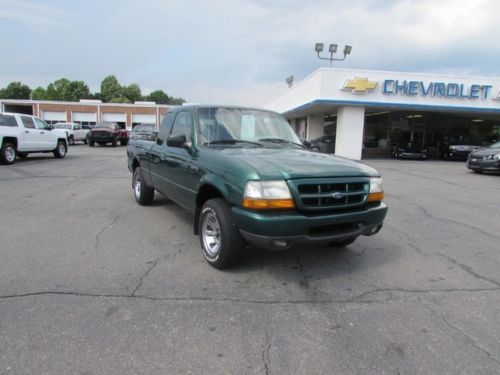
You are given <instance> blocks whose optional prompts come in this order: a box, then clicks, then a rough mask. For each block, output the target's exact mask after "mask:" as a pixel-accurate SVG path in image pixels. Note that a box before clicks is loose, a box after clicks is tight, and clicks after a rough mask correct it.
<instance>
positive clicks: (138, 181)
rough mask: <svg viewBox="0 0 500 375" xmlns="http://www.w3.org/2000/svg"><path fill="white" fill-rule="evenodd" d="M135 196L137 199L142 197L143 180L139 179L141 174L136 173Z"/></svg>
mask: <svg viewBox="0 0 500 375" xmlns="http://www.w3.org/2000/svg"><path fill="white" fill-rule="evenodd" d="M134 194H135V197H136V198H137V199H139V198H140V196H141V179H140V178H139V173H136V175H135V181H134Z"/></svg>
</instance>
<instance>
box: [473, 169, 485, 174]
mask: <svg viewBox="0 0 500 375" xmlns="http://www.w3.org/2000/svg"><path fill="white" fill-rule="evenodd" d="M472 172H474V173H477V174H482V173H483V171H481V170H479V169H473V170H472Z"/></svg>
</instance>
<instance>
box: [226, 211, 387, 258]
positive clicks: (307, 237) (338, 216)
mask: <svg viewBox="0 0 500 375" xmlns="http://www.w3.org/2000/svg"><path fill="white" fill-rule="evenodd" d="M387 210H388V208H387V205H386V204H385V203H384V202H379V203H375V204H372V205H367V206H366V207H365V208H363V209H360V210H357V211H352V212H338V213H331V212H330V213H327V214H322V215H319V214H315V215H304V214H302V213H300V212H293V213H260V212H253V211H247V210H244V209H242V208H240V207H233V209H232V211H233V218H234V220H235V222H236V224H237V225H238V227H239V229H240V233H241V235H242V236H243V238H245V240H247V241H248V242H249V243H251V244H253V245H256V246H259V247H262V248H267V249H273V250H281V249H287V248H290V247H295V246H297V245H307V244H316V245H320V246H322V245H326V244H328V243H330V242H332V241H336V240H343V239H347V238H351V237H358V236H360V235H366V236H370V235H373V234H375V233H377V232H378V231H379V230H380V228H381V227H382V224H383V221H384V218H385V216H386V214H387Z"/></svg>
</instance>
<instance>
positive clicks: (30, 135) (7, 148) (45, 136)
mask: <svg viewBox="0 0 500 375" xmlns="http://www.w3.org/2000/svg"><path fill="white" fill-rule="evenodd" d="M0 146H1V149H0V163H1V164H12V163H14V161H15V160H16V156H18V157H20V158H26V157H27V156H28V154H29V153H30V152H53V153H54V156H55V157H56V158H64V157H65V156H66V152H67V150H68V133H67V132H66V131H65V130H61V129H54V128H53V127H52V126H50V125H48V124H47V123H46V122H45V121H43V120H42V119H40V118H38V117H36V116H30V115H24V114H19V113H5V112H4V113H1V112H0Z"/></svg>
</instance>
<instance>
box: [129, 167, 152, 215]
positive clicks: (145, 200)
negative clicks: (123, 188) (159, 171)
mask: <svg viewBox="0 0 500 375" xmlns="http://www.w3.org/2000/svg"><path fill="white" fill-rule="evenodd" d="M132 190H133V192H134V198H135V201H136V202H137V203H139V204H140V205H141V206H146V205H148V204H150V203H151V202H152V201H153V199H154V196H155V190H154V189H153V188H150V187H149V186H147V185H146V183H145V182H144V177H143V176H142V169H141V167H137V168H135V170H134V174H133V175H132Z"/></svg>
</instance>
